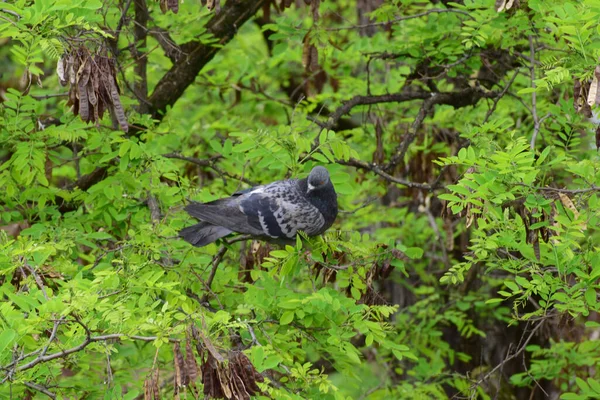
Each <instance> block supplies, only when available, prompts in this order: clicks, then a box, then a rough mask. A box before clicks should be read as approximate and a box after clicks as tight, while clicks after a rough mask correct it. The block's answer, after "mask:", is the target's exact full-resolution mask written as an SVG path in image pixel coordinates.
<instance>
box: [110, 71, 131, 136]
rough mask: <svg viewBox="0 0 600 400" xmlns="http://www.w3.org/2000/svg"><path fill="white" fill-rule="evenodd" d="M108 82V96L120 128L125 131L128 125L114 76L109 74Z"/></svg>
mask: <svg viewBox="0 0 600 400" xmlns="http://www.w3.org/2000/svg"><path fill="white" fill-rule="evenodd" d="M108 82H109V84H110V96H111V99H112V104H113V110H114V111H115V116H116V117H117V121H118V122H119V126H120V127H121V129H122V130H123V131H124V132H127V131H128V130H129V125H128V124H127V118H125V111H124V110H123V105H121V99H120V98H119V91H118V90H117V84H116V82H115V79H114V77H112V76H111V77H110V78H109V79H108Z"/></svg>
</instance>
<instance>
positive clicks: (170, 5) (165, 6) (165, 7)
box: [159, 0, 179, 14]
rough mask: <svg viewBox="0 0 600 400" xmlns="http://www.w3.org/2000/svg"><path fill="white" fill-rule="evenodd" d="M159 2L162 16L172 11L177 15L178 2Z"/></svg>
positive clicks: (165, 0) (164, 0) (167, 0)
mask: <svg viewBox="0 0 600 400" xmlns="http://www.w3.org/2000/svg"><path fill="white" fill-rule="evenodd" d="M159 1H160V11H162V13H163V14H166V13H167V11H169V10H171V11H173V14H177V13H178V12H179V0H159Z"/></svg>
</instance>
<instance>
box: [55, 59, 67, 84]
mask: <svg viewBox="0 0 600 400" xmlns="http://www.w3.org/2000/svg"><path fill="white" fill-rule="evenodd" d="M65 64H66V63H65V59H64V57H61V58H59V59H58V62H57V63H56V75H57V76H58V82H59V83H60V86H67V76H66V71H65Z"/></svg>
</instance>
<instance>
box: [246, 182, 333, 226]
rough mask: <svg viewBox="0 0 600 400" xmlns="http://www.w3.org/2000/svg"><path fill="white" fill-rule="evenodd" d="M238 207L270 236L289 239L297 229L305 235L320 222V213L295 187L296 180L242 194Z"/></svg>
mask: <svg viewBox="0 0 600 400" xmlns="http://www.w3.org/2000/svg"><path fill="white" fill-rule="evenodd" d="M239 208H240V210H241V211H242V213H243V214H245V215H247V216H248V223H249V224H250V225H252V226H253V227H254V228H257V229H260V230H262V232H263V234H264V235H266V236H270V237H272V238H282V237H285V238H292V237H294V236H295V235H296V233H297V232H298V231H299V230H303V231H305V232H306V233H307V234H308V235H311V234H314V233H316V232H318V231H319V230H320V229H321V227H322V226H323V224H324V218H323V215H322V214H321V213H320V212H319V210H318V209H317V208H316V207H314V206H313V205H312V204H310V203H309V202H308V201H307V199H306V197H305V196H304V195H303V194H302V193H301V191H299V190H298V186H297V181H294V180H291V181H280V182H274V183H272V184H270V185H267V186H264V187H259V188H257V189H256V190H253V191H250V192H248V193H246V194H244V195H243V196H242V197H241V198H240V200H239Z"/></svg>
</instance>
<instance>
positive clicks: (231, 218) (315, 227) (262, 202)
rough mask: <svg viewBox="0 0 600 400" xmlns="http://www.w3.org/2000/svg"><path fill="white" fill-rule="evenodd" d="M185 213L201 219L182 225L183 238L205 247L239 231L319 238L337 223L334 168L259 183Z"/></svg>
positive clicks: (283, 238)
mask: <svg viewBox="0 0 600 400" xmlns="http://www.w3.org/2000/svg"><path fill="white" fill-rule="evenodd" d="M185 211H187V213H188V214H190V215H191V216H192V217H194V218H196V219H198V220H200V222H199V223H198V224H196V225H193V226H189V227H187V228H184V229H182V230H181V231H180V232H179V237H181V238H182V239H184V240H185V241H187V242H189V243H191V244H192V245H194V246H196V247H202V246H206V245H208V244H210V243H213V242H214V241H216V240H217V239H220V238H222V237H224V236H227V235H229V234H231V233H234V232H237V233H244V234H250V235H252V236H253V237H256V238H258V239H263V240H267V241H274V242H281V241H284V242H285V241H291V239H293V238H294V236H295V235H296V233H298V231H304V233H306V234H307V235H308V236H317V235H320V234H322V233H323V232H325V231H326V230H327V229H328V228H329V227H330V226H331V225H332V224H333V222H334V221H335V218H336V216H337V213H338V205H337V195H336V193H335V189H334V187H333V184H332V183H331V180H330V179H329V172H328V171H327V169H326V168H324V167H321V166H317V167H314V168H313V169H312V171H310V174H309V175H308V178H304V179H289V180H283V181H276V182H273V183H269V184H268V185H261V186H256V187H253V188H250V189H246V190H242V191H239V192H236V193H234V194H233V195H232V196H231V197H227V198H224V199H219V200H215V201H211V202H209V203H198V202H191V203H190V204H188V205H187V206H186V207H185Z"/></svg>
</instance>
